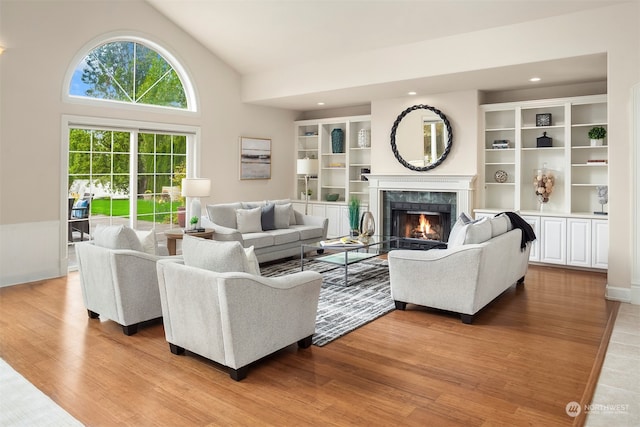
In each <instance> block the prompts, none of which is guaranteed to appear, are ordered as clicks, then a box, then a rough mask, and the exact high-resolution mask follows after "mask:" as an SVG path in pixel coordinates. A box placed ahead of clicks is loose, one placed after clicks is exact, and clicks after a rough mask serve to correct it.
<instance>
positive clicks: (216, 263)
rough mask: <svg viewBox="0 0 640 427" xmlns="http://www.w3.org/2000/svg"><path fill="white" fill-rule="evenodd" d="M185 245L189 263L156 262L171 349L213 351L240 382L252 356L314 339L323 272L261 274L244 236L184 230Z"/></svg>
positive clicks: (211, 356)
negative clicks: (221, 238) (203, 235)
mask: <svg viewBox="0 0 640 427" xmlns="http://www.w3.org/2000/svg"><path fill="white" fill-rule="evenodd" d="M182 250H183V260H184V261H183V260H175V259H174V260H166V262H165V260H163V261H159V262H158V263H157V270H158V282H159V288H160V298H161V303H162V313H163V320H164V330H165V336H166V339H167V341H168V343H169V348H170V350H171V352H172V353H174V354H183V353H184V351H185V350H188V351H191V352H193V353H196V354H198V355H200V356H203V357H206V358H208V359H210V360H213V361H215V362H217V363H220V364H222V365H224V366H226V367H228V368H229V375H230V376H231V378H233V379H234V380H236V381H240V380H241V379H243V378H244V377H245V376H246V375H247V369H248V366H249V365H250V364H251V363H252V362H255V361H257V360H258V359H261V358H263V357H264V356H267V355H269V354H271V353H273V352H275V351H278V350H280V349H282V348H284V347H287V346H289V345H290V344H293V343H296V342H297V343H298V346H299V347H301V348H307V347H309V346H310V345H311V340H312V336H313V334H314V331H315V322H316V312H317V309H318V298H319V295H320V287H321V286H322V275H321V274H320V273H318V272H315V271H299V272H295V273H292V274H288V275H284V276H279V277H262V276H260V273H259V269H258V267H257V260H252V259H253V258H254V255H253V253H252V251H247V250H246V249H243V248H242V246H241V245H240V243H238V242H218V241H212V240H205V239H198V238H196V237H191V236H185V237H184V240H183V245H182Z"/></svg>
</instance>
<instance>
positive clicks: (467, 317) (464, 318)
mask: <svg viewBox="0 0 640 427" xmlns="http://www.w3.org/2000/svg"><path fill="white" fill-rule="evenodd" d="M460 319H461V320H462V323H464V324H465V325H470V324H471V322H473V315H472V314H460Z"/></svg>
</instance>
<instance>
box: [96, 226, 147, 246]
mask: <svg viewBox="0 0 640 427" xmlns="http://www.w3.org/2000/svg"><path fill="white" fill-rule="evenodd" d="M93 244H94V245H96V246H101V247H103V248H107V249H132V250H134V251H140V252H144V250H143V248H142V244H141V243H140V240H138V236H137V235H136V233H135V231H133V229H132V228H129V227H127V226H126V225H98V226H96V229H95V231H94V232H93Z"/></svg>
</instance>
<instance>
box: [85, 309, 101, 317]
mask: <svg viewBox="0 0 640 427" xmlns="http://www.w3.org/2000/svg"><path fill="white" fill-rule="evenodd" d="M87 314H89V319H97V318H98V317H100V314H99V313H96V312H95V311H91V310H87Z"/></svg>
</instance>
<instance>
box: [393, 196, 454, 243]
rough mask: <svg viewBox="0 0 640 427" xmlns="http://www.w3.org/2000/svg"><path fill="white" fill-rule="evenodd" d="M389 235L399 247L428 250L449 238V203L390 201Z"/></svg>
mask: <svg viewBox="0 0 640 427" xmlns="http://www.w3.org/2000/svg"><path fill="white" fill-rule="evenodd" d="M390 208H391V224H390V225H391V235H393V236H397V237H400V238H401V242H400V247H402V248H407V249H430V248H433V247H435V246H438V245H441V244H442V242H446V241H447V240H448V239H449V232H450V231H451V204H450V203H415V202H391V203H390Z"/></svg>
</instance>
